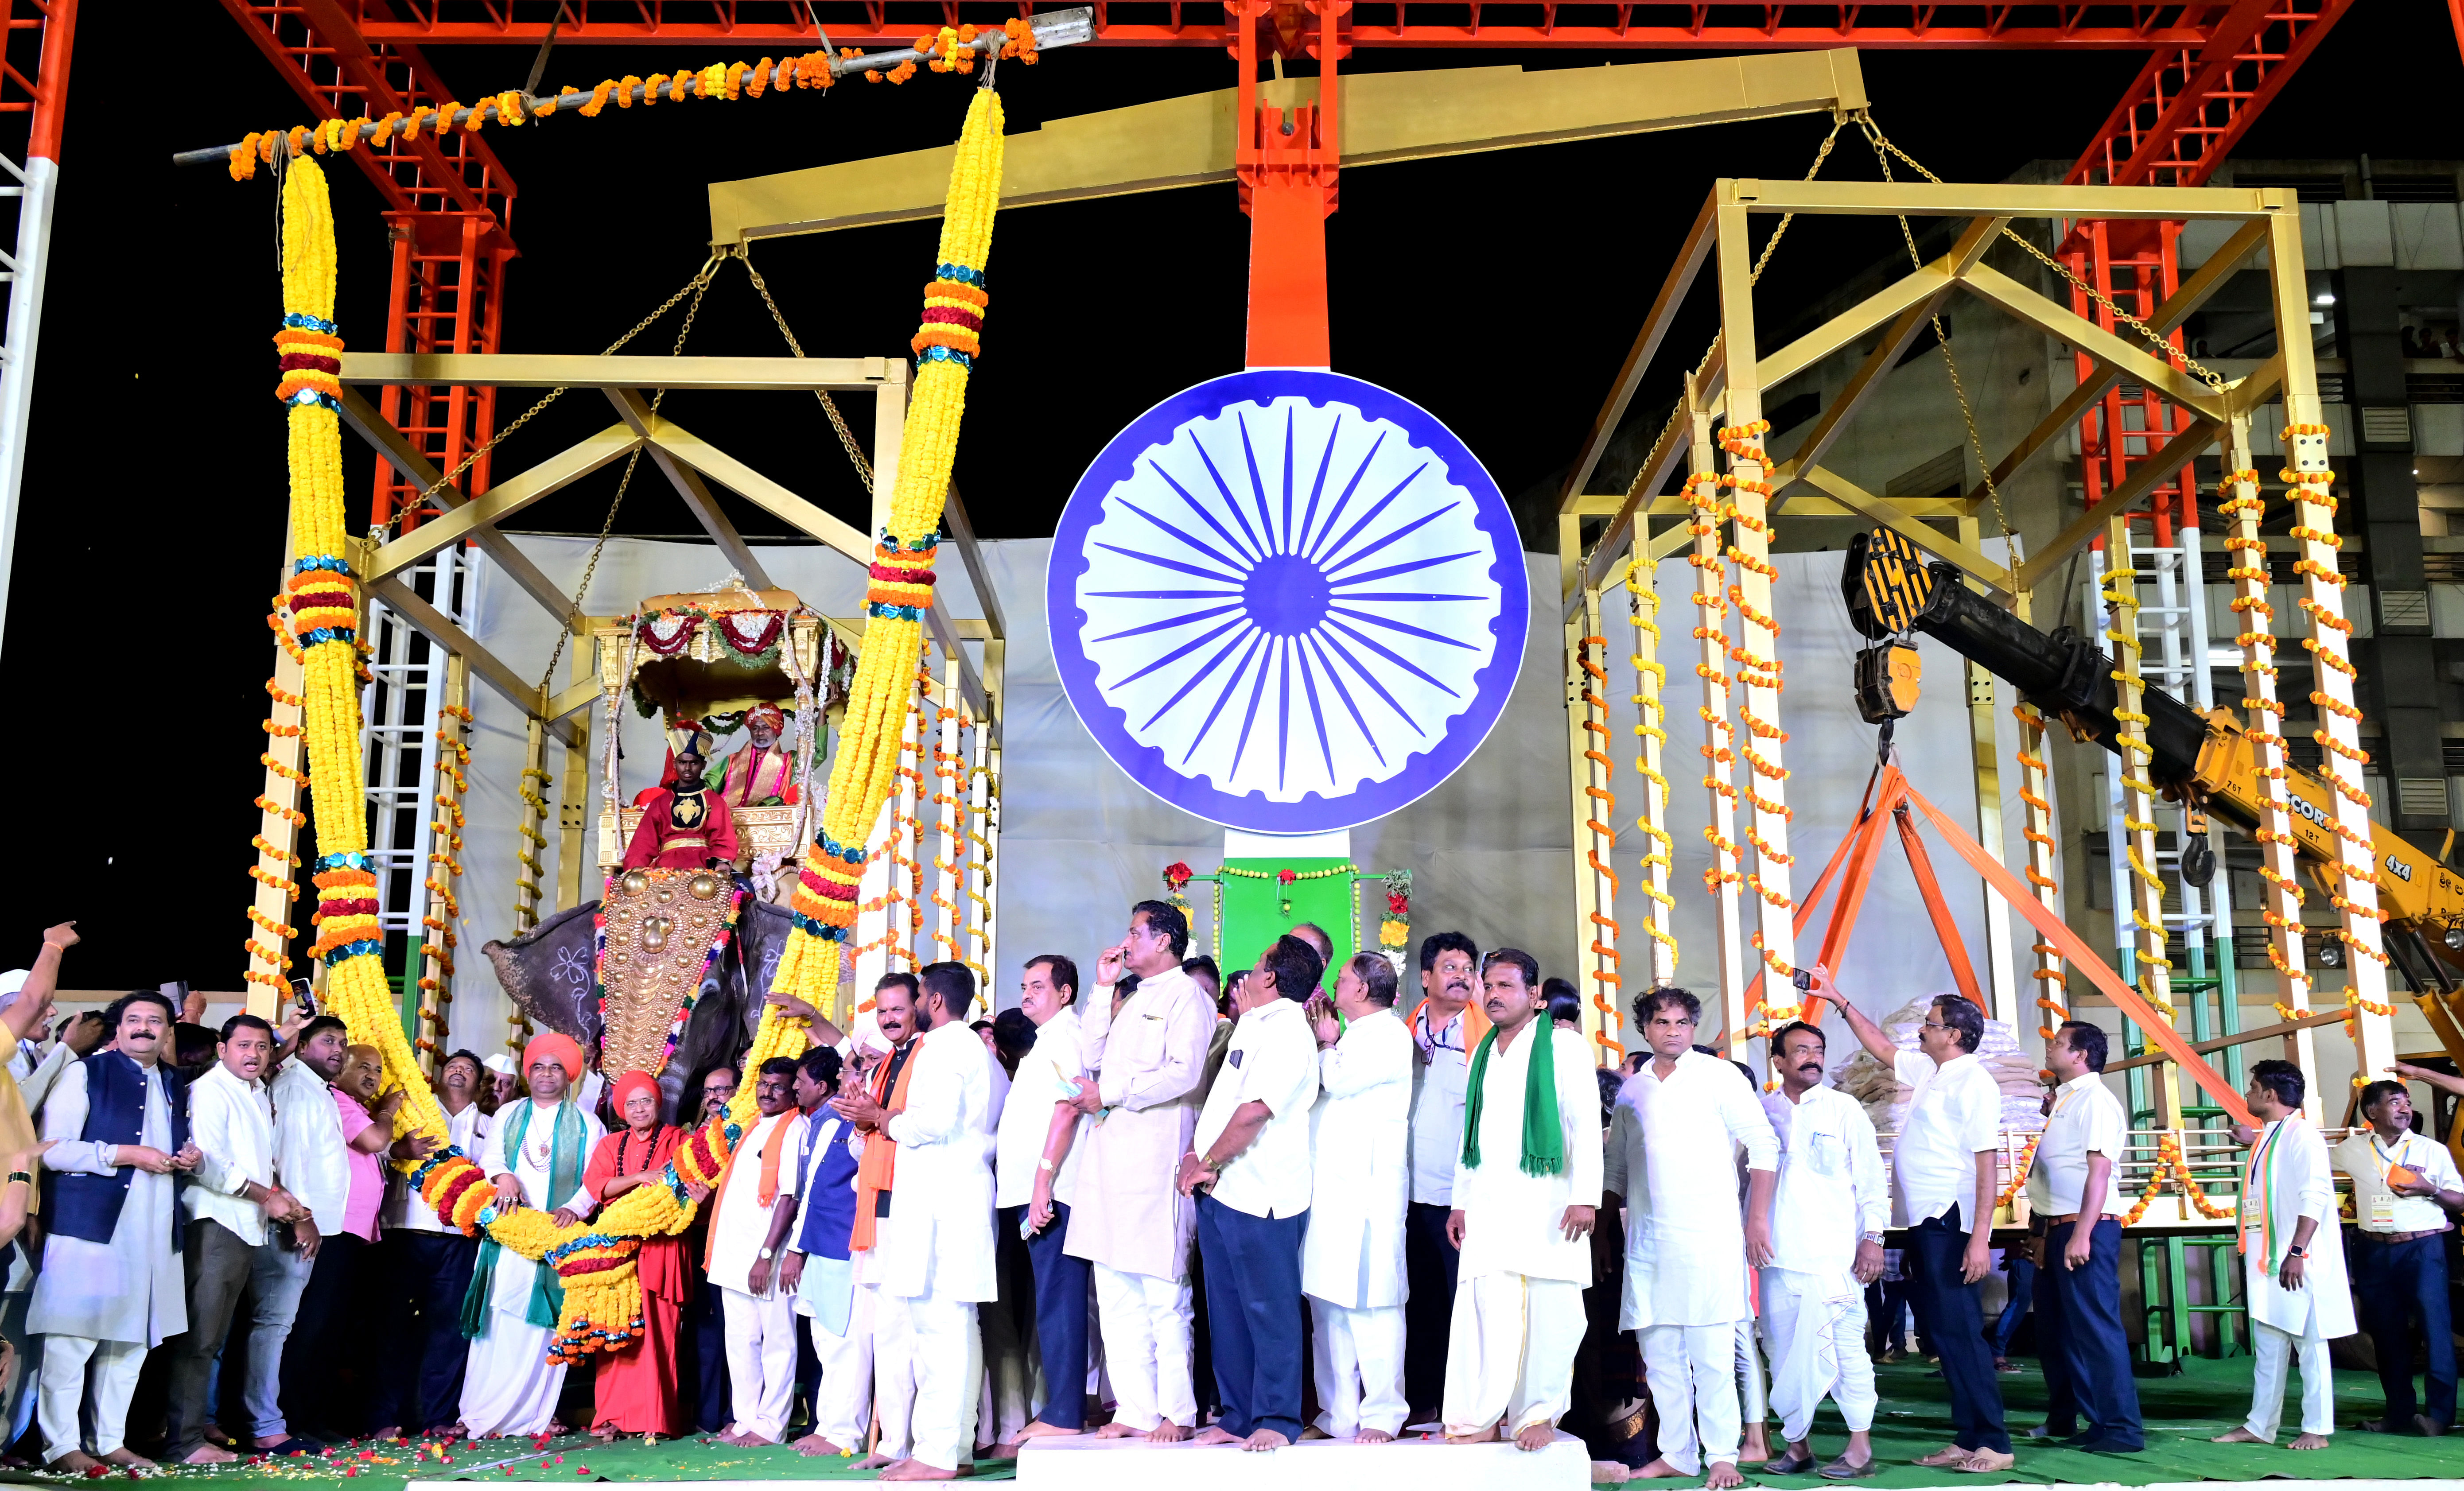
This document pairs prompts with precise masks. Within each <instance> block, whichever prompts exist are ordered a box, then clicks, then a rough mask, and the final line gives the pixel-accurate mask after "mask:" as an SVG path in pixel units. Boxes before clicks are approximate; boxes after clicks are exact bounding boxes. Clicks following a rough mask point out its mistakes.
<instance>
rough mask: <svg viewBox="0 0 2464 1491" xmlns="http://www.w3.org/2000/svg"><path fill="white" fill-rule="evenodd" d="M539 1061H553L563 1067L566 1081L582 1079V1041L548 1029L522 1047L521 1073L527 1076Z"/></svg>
mask: <svg viewBox="0 0 2464 1491" xmlns="http://www.w3.org/2000/svg"><path fill="white" fill-rule="evenodd" d="M541 1062H554V1063H556V1064H557V1065H559V1066H561V1067H563V1068H564V1080H565V1081H566V1082H569V1083H571V1082H580V1081H581V1080H582V1043H581V1042H578V1041H576V1040H574V1039H573V1038H572V1037H571V1036H561V1035H558V1034H556V1033H555V1032H554V1031H550V1032H549V1033H548V1034H546V1035H543V1036H540V1037H539V1038H537V1039H536V1040H534V1041H532V1042H531V1043H530V1044H528V1045H526V1046H524V1047H522V1075H523V1076H524V1077H528V1076H529V1075H530V1070H531V1068H532V1067H534V1066H537V1065H538V1064H539V1063H541Z"/></svg>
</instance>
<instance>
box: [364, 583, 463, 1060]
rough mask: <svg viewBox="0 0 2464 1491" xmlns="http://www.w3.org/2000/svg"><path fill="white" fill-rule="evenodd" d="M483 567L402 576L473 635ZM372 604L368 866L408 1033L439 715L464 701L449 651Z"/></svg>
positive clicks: (367, 695)
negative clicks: (455, 694) (452, 681)
mask: <svg viewBox="0 0 2464 1491" xmlns="http://www.w3.org/2000/svg"><path fill="white" fill-rule="evenodd" d="M482 563H483V560H482V559H481V556H480V554H479V551H477V550H476V549H472V548H467V547H465V546H464V545H461V544H450V545H448V546H447V547H445V548H444V549H441V550H439V551H438V552H437V553H435V554H433V555H431V556H429V558H427V559H422V560H420V561H419V563H418V564H417V565H416V566H414V567H413V568H411V569H409V570H407V571H406V572H405V573H404V576H403V581H404V583H406V584H407V585H409V586H410V587H411V588H412V589H413V590H414V591H416V592H417V593H418V595H419V597H420V599H422V600H424V601H426V602H428V603H429V604H430V605H433V606H435V607H436V609H437V610H438V611H440V612H442V613H444V615H445V616H446V618H447V619H448V620H450V621H451V622H452V623H453V624H454V625H458V626H462V627H465V628H468V627H469V626H470V625H471V624H472V619H473V617H474V616H475V615H476V614H477V612H478V596H479V579H480V575H481V572H482V569H481V566H482ZM367 604H368V611H367V632H366V636H367V640H368V642H369V644H370V645H371V646H372V647H374V648H375V650H374V652H373V653H371V654H370V656H369V657H368V659H367V667H368V673H369V681H368V682H367V683H365V684H363V685H362V686H361V688H360V717H361V720H362V725H361V729H360V742H361V749H362V751H363V753H364V756H365V759H366V762H367V794H368V857H369V858H370V859H371V860H373V861H374V862H375V864H374V866H373V867H374V869H375V871H376V877H377V902H378V910H377V921H378V925H379V926H380V927H381V928H383V929H384V932H385V967H386V969H387V971H388V972H389V973H390V974H391V975H392V976H393V978H394V992H395V997H396V1001H397V1003H398V1005H399V1006H400V1008H401V1009H402V1011H403V1016H404V1020H405V1021H406V1024H405V1029H406V1030H408V1029H409V1028H410V1027H409V1023H408V1022H409V1021H410V1020H412V1018H413V1014H414V1012H415V1011H416V1010H417V1009H418V1006H419V999H418V996H417V990H416V985H417V982H418V979H419V967H420V959H419V944H420V942H421V940H422V938H421V929H420V917H421V915H422V913H423V912H424V911H425V910H426V908H427V905H428V896H427V893H426V889H425V883H426V881H427V878H428V856H429V851H430V850H431V849H432V848H433V847H434V837H435V835H434V823H435V819H436V813H435V812H434V811H432V808H433V802H432V800H433V799H434V798H435V797H436V795H437V787H436V761H437V749H436V732H437V726H438V719H437V711H438V710H439V709H441V708H443V707H444V706H446V705H449V704H454V703H457V702H461V701H457V700H453V699H450V698H447V697H446V693H447V689H446V651H445V649H444V648H443V647H439V646H437V645H436V644H435V642H433V641H432V640H430V639H429V637H428V635H427V634H426V633H424V632H422V631H420V630H419V629H418V628H417V627H414V626H412V625H410V623H409V622H407V621H406V620H404V619H403V618H402V617H401V616H400V615H398V614H396V613H395V612H394V611H393V610H391V609H390V608H388V607H387V606H386V605H385V603H384V602H382V601H378V600H375V599H374V598H371V599H370V600H369V601H368V603H367ZM412 1034H413V1035H414V1036H415V1035H416V1034H417V1033H416V1032H415V1031H413V1032H412Z"/></svg>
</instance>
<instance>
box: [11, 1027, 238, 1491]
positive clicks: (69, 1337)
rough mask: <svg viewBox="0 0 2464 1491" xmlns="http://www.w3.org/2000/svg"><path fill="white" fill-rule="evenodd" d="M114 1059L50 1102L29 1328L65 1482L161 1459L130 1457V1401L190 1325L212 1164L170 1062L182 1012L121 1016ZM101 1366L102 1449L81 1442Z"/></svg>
mask: <svg viewBox="0 0 2464 1491" xmlns="http://www.w3.org/2000/svg"><path fill="white" fill-rule="evenodd" d="M110 1015H111V1019H110V1021H109V1023H110V1026H111V1029H112V1032H113V1042H112V1047H111V1049H109V1050H107V1051H97V1052H96V1053H95V1054H94V1055H92V1056H89V1057H87V1058H86V1059H85V1060H83V1061H81V1062H79V1063H77V1064H76V1065H75V1066H72V1067H70V1068H69V1069H68V1070H67V1071H65V1072H63V1073H62V1074H61V1075H60V1080H59V1082H58V1083H57V1084H56V1085H55V1086H54V1087H53V1088H52V1093H51V1097H50V1098H49V1100H48V1101H46V1102H45V1104H44V1105H43V1137H44V1138H46V1139H49V1140H52V1141H55V1142H54V1143H53V1145H52V1147H51V1149H50V1150H49V1151H47V1152H46V1153H45V1154H44V1155H43V1169H44V1172H45V1175H44V1179H45V1180H46V1182H48V1183H47V1184H46V1185H45V1186H44V1188H43V1189H44V1192H45V1195H44V1196H43V1217H44V1218H45V1220H46V1221H48V1222H49V1224H50V1226H51V1239H50V1241H49V1242H48V1244H47V1245H46V1246H45V1248H44V1250H43V1272H42V1276H41V1277H40V1278H39V1279H37V1280H36V1281H35V1282H34V1299H33V1305H32V1306H31V1307H30V1308H29V1309H28V1310H27V1312H26V1328H27V1329H29V1330H31V1331H33V1333H34V1334H36V1335H39V1336H41V1337H43V1338H44V1341H43V1370H42V1381H41V1384H40V1387H39V1389H38V1390H37V1391H38V1392H39V1394H40V1397H39V1401H38V1404H37V1407H36V1410H35V1414H36V1417H37V1419H38V1420H39V1422H40V1424H41V1426H42V1432H43V1460H44V1463H45V1464H46V1465H47V1466H48V1467H49V1468H50V1469H52V1470H54V1471H67V1472H73V1473H76V1474H79V1475H84V1474H88V1473H92V1474H95V1475H100V1474H102V1473H103V1467H105V1466H107V1465H121V1466H126V1467H130V1468H132V1469H137V1468H144V1467H150V1466H151V1465H152V1464H153V1461H151V1460H149V1459H146V1458H144V1457H143V1456H142V1455H139V1454H138V1453H137V1452H136V1451H134V1450H132V1449H130V1448H128V1446H127V1443H126V1433H127V1428H128V1400H129V1398H130V1397H131V1396H132V1395H133V1394H134V1393H135V1392H136V1391H137V1374H138V1371H139V1370H140V1369H142V1368H143V1366H144V1364H145V1353H146V1352H147V1351H149V1350H151V1349H152V1348H155V1347H158V1346H161V1345H162V1344H163V1343H164V1342H165V1341H166V1340H168V1339H170V1338H171V1337H173V1336H176V1335H178V1334H180V1333H181V1332H182V1331H184V1330H186V1329H187V1328H188V1305H187V1289H186V1286H185V1282H184V1281H183V1279H182V1278H181V1267H180V1213H179V1205H178V1200H179V1191H180V1189H181V1187H182V1186H183V1185H185V1183H186V1182H187V1177H188V1173H190V1172H191V1171H194V1170H195V1169H196V1168H197V1165H198V1164H199V1162H200V1161H201V1160H202V1159H203V1156H202V1155H201V1154H200V1153H199V1152H198V1151H197V1147H196V1146H195V1145H194V1144H193V1143H191V1142H189V1139H188V1099H187V1091H186V1089H185V1086H184V1085H183V1084H182V1083H181V1082H180V1079H179V1078H178V1077H177V1076H176V1075H174V1074H173V1073H172V1072H171V1071H170V1070H169V1068H168V1067H167V1066H165V1064H164V1063H163V1048H164V1045H165V1042H167V1041H168V1040H169V1039H170V1034H171V1022H172V1020H173V1012H172V1009H171V1001H170V1000H168V999H166V998H164V997H163V996H161V995H159V994H154V993H151V992H146V991H141V992H139V993H135V994H130V995H126V996H123V997H122V998H121V999H120V1000H119V1001H118V1002H116V1003H115V1004H113V1005H112V1007H111V1011H110ZM89 1363H91V1364H93V1367H94V1395H93V1401H92V1408H93V1412H94V1451H93V1453H92V1454H88V1453H87V1452H86V1450H85V1449H84V1447H83V1446H82V1444H81V1442H80V1441H81V1439H82V1434H81V1430H80V1425H79V1413H80V1410H82V1409H83V1408H85V1407H86V1406H87V1397H86V1367H87V1364H89Z"/></svg>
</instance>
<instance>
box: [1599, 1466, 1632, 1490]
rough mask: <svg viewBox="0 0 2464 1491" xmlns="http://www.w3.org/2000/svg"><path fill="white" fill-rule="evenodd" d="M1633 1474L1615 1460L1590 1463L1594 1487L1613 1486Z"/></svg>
mask: <svg viewBox="0 0 2464 1491" xmlns="http://www.w3.org/2000/svg"><path fill="white" fill-rule="evenodd" d="M1633 1474H1634V1472H1632V1471H1630V1470H1628V1469H1626V1468H1625V1467H1624V1466H1623V1465H1620V1464H1618V1463H1617V1461H1615V1460H1594V1461H1592V1484H1594V1485H1595V1486H1613V1485H1616V1484H1617V1483H1618V1482H1620V1481H1622V1480H1625V1478H1626V1477H1628V1476H1631V1475H1633Z"/></svg>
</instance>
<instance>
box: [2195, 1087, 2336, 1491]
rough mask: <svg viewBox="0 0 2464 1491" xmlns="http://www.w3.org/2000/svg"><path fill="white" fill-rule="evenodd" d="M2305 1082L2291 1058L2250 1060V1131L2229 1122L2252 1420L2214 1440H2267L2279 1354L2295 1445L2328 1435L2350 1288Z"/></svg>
mask: <svg viewBox="0 0 2464 1491" xmlns="http://www.w3.org/2000/svg"><path fill="white" fill-rule="evenodd" d="M2308 1092H2309V1084H2308V1082H2307V1081H2306V1080H2305V1079H2304V1078H2303V1077H2302V1075H2301V1068H2300V1067H2299V1066H2296V1065H2294V1064H2293V1063H2291V1062H2283V1061H2266V1062H2255V1063H2252V1065H2251V1068H2250V1090H2249V1091H2248V1092H2246V1093H2244V1094H2243V1097H2244V1099H2245V1100H2246V1101H2247V1102H2248V1103H2249V1104H2250V1112H2251V1116H2252V1117H2253V1118H2255V1119H2257V1120H2258V1122H2259V1124H2260V1126H2261V1127H2260V1128H2259V1129H2258V1131H2257V1132H2256V1133H2255V1134H2254V1133H2253V1132H2251V1130H2249V1129H2244V1128H2241V1127H2240V1126H2238V1125H2236V1126H2235V1127H2234V1129H2233V1137H2234V1138H2236V1139H2238V1140H2240V1141H2241V1142H2242V1143H2244V1144H2247V1145H2249V1146H2250V1158H2249V1160H2248V1161H2247V1163H2246V1164H2245V1165H2244V1167H2243V1170H2242V1182H2241V1262H2242V1280H2243V1285H2242V1298H2243V1299H2244V1300H2245V1301H2246V1302H2247V1303H2248V1305H2249V1307H2250V1334H2251V1342H2250V1348H2251V1357H2252V1360H2253V1363H2254V1365H2255V1369H2256V1370H2255V1371H2254V1373H2253V1374H2252V1378H2251V1385H2250V1417H2248V1418H2246V1419H2244V1420H2243V1421H2242V1426H2241V1427H2240V1428H2238V1429H2235V1430H2233V1431H2231V1432H2230V1433H2226V1434H2220V1435H2218V1436H2216V1437H2215V1442H2216V1443H2218V1444H2273V1443H2275V1442H2276V1429H2277V1424H2278V1423H2279V1422H2281V1421H2282V1419H2283V1417H2284V1370H2285V1367H2286V1365H2287V1359H2288V1358H2290V1357H2292V1356H2293V1355H2294V1354H2295V1353H2297V1352H2299V1355H2300V1359H2301V1434H2300V1436H2299V1437H2298V1438H2296V1439H2295V1440H2294V1441H2293V1444H2292V1448H2294V1449H2297V1450H2323V1449H2325V1448H2326V1447H2327V1439H2328V1436H2330V1435H2332V1434H2334V1433H2335V1432H2336V1384H2335V1378H2334V1375H2333V1373H2332V1371H2331V1370H2330V1369H2329V1365H2328V1360H2327V1343H2328V1342H2330V1341H2332V1340H2334V1339H2336V1338H2337V1337H2338V1336H2349V1335H2351V1334H2352V1333H2353V1331H2354V1328H2355V1327H2354V1322H2353V1292H2352V1289H2351V1287H2350V1286H2349V1285H2348V1284H2347V1283H2345V1281H2344V1238H2343V1227H2342V1225H2341V1224H2340V1223H2339V1221H2338V1219H2337V1216H2336V1179H2335V1176H2334V1174H2333V1173H2331V1172H2330V1171H2329V1169H2328V1163H2327V1143H2326V1141H2325V1140H2324V1139H2322V1138H2321V1137H2320V1135H2319V1129H2318V1127H2317V1126H2316V1125H2314V1124H2312V1123H2311V1122H2310V1121H2309V1120H2308V1119H2307V1118H2305V1117H2304V1116H2303V1115H2302V1111H2301V1100H2302V1099H2303V1098H2304V1097H2305V1096H2307V1095H2308Z"/></svg>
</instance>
